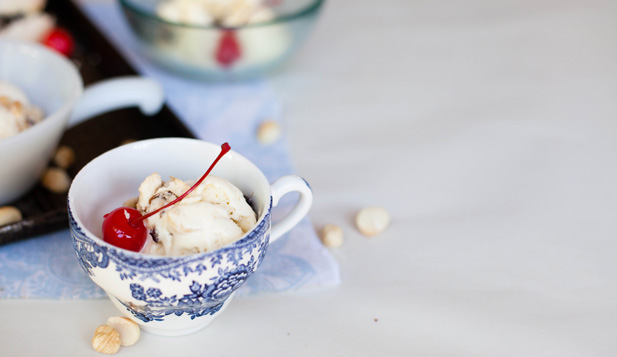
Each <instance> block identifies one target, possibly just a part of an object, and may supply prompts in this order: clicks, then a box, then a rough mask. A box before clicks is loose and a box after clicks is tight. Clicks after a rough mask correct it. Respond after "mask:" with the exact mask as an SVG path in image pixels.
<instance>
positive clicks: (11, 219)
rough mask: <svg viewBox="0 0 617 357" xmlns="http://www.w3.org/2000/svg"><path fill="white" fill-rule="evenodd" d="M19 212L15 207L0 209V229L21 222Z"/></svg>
mask: <svg viewBox="0 0 617 357" xmlns="http://www.w3.org/2000/svg"><path fill="white" fill-rule="evenodd" d="M21 219H22V217H21V211H20V210H19V209H18V208H17V207H13V206H3V207H0V227H2V226H6V225H7V224H11V223H15V222H19V221H21Z"/></svg>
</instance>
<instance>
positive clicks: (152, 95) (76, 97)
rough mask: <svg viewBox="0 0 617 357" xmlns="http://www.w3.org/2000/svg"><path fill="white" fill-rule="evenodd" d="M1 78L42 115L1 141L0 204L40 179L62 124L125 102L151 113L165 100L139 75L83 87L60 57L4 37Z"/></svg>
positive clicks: (0, 50)
mask: <svg viewBox="0 0 617 357" xmlns="http://www.w3.org/2000/svg"><path fill="white" fill-rule="evenodd" d="M0 81H6V82H9V83H11V84H13V85H15V86H17V87H19V88H20V89H22V90H23V91H24V92H25V93H26V95H27V96H28V98H29V99H30V102H31V103H32V104H33V105H35V106H37V107H40V108H41V109H43V112H44V113H45V119H43V121H41V122H40V123H38V124H36V125H34V126H32V127H31V128H29V129H26V130H24V131H23V132H21V133H18V134H17V135H13V136H10V137H7V138H4V139H0V155H1V157H2V169H0V205H2V204H4V203H7V202H10V201H12V200H14V199H16V198H18V197H19V196H21V195H22V194H24V193H25V192H26V191H28V190H29V189H30V188H31V187H32V186H33V185H34V184H35V183H36V182H37V181H38V180H39V178H40V176H41V174H42V173H43V170H44V169H45V168H46V167H47V164H48V163H49V159H50V158H51V155H52V154H53V151H54V149H55V148H56V146H57V145H58V142H59V141H60V138H61V137H62V133H63V132H64V130H65V128H66V127H67V126H68V127H70V126H73V125H75V124H78V123H79V122H81V121H83V120H85V119H88V118H90V117H93V116H95V115H98V114H101V113H104V112H107V111H111V110H113V109H119V108H124V107H130V106H138V107H139V108H140V109H141V111H142V112H143V113H144V114H148V115H151V114H154V113H156V112H158V111H159V110H160V108H161V107H162V106H163V100H164V98H163V91H162V88H161V86H160V85H159V84H158V83H156V82H154V81H153V80H150V79H146V78H139V77H124V78H115V79H110V80H106V81H102V82H99V83H97V84H95V85H92V86H89V87H88V88H86V89H85V90H84V88H83V82H82V79H81V76H80V74H79V72H78V70H77V68H76V67H75V65H73V63H71V62H70V61H69V60H68V59H66V58H64V57H63V56H62V55H60V54H58V53H56V52H55V51H53V50H50V49H48V48H46V47H44V46H42V45H39V44H35V43H26V42H18V41H13V40H6V39H2V40H0Z"/></svg>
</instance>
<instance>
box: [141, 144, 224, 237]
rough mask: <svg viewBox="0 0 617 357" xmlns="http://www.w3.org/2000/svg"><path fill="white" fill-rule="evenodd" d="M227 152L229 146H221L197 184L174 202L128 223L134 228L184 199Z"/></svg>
mask: <svg viewBox="0 0 617 357" xmlns="http://www.w3.org/2000/svg"><path fill="white" fill-rule="evenodd" d="M229 150H231V147H230V146H229V144H228V143H224V144H223V145H221V153H220V154H219V156H217V157H216V159H214V162H212V165H210V168H209V169H208V171H206V173H205V174H203V176H201V178H200V179H199V180H198V181H197V182H195V184H194V185H193V186H191V188H189V189H188V190H187V191H186V192H185V193H183V194H182V195H180V197H178V198H176V199H175V200H173V201H171V202H169V203H168V204H166V205H165V206H163V207H161V208H159V209H157V210H156V211H152V212H150V213H148V214H147V215H145V216H141V217H139V218H137V219H136V220H133V221H129V223H130V224H131V225H133V226H134V225H135V223H137V222H139V221H143V220H144V219H147V218H148V217H150V216H153V215H155V214H157V213H158V212H160V211H162V210H164V209H165V208H167V207H169V206H172V205H174V204H176V203H178V202H180V201H181V200H182V199H183V198H184V197H186V196H188V195H189V193H191V192H193V190H194V189H195V188H197V186H199V185H200V184H201V183H202V182H203V181H204V180H205V179H206V177H207V176H208V174H210V171H212V169H213V168H214V166H215V165H216V163H217V162H219V160H220V159H221V158H222V157H223V155H225V154H227V153H228V152H229Z"/></svg>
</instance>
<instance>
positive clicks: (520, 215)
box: [0, 0, 617, 357]
mask: <svg viewBox="0 0 617 357" xmlns="http://www.w3.org/2000/svg"><path fill="white" fill-rule="evenodd" d="M616 19H617V3H615V2H612V1H609V0H591V1H582V0H580V1H574V0H567V1H556V0H555V1H554V0H540V1H533V2H520V1H506V0H504V1H480V0H471V1H466V2H446V1H439V0H434V1H410V0H398V1H397V0H384V1H353V0H331V1H328V2H327V4H326V9H325V11H324V13H323V17H322V18H321V21H320V22H319V24H318V26H317V28H316V29H315V31H314V32H313V34H312V36H311V37H310V39H309V41H308V43H307V45H306V46H305V47H304V48H303V49H302V50H301V52H300V53H299V55H298V56H297V57H296V58H295V59H294V60H293V61H292V62H290V63H289V64H288V65H287V66H286V68H285V69H284V71H282V72H280V73H279V74H277V75H275V76H273V77H271V78H270V79H269V83H270V85H272V88H273V90H274V91H275V92H276V93H277V94H278V95H280V96H281V98H283V101H284V104H285V110H286V118H287V122H286V128H287V130H288V131H287V135H288V138H289V141H290V143H291V146H292V156H293V159H294V161H295V163H296V164H297V167H298V172H299V174H300V175H303V176H305V177H306V178H307V179H308V180H309V181H310V182H311V185H312V187H313V189H314V191H315V195H316V198H315V204H314V208H313V210H312V212H311V218H312V221H313V222H314V223H315V224H316V225H317V226H321V225H323V224H325V223H329V222H332V223H336V224H339V225H341V226H342V227H343V229H344V230H345V234H346V242H345V244H344V245H343V246H342V247H341V248H338V249H336V250H333V254H334V256H335V258H336V259H337V260H338V262H339V264H340V267H341V280H342V283H341V285H340V286H339V287H336V288H333V289H327V290H321V291H314V292H311V291H309V292H307V291H304V292H299V293H289V294H282V295H281V294H273V295H260V296H255V297H250V298H246V299H241V300H239V301H234V304H232V305H231V306H230V307H229V309H228V310H227V311H226V312H225V314H223V315H222V316H220V317H219V319H218V320H217V321H216V322H215V323H214V324H213V325H211V326H209V327H208V328H207V329H206V330H203V331H201V332H199V333H197V334H194V335H190V336H186V337H181V338H175V339H172V338H158V337H156V336H153V335H149V334H144V336H143V337H142V340H141V341H140V342H139V344H137V345H135V346H133V347H130V348H124V349H123V350H122V351H121V353H122V354H123V355H126V356H130V355H146V354H148V353H150V354H152V353H157V354H165V353H168V354H172V353H174V354H181V355H205V354H207V355H210V356H223V355H226V356H237V355H250V356H315V355H326V356H487V357H492V356H560V357H562V356H615V355H616V354H617V339H615V334H616V333H617V322H615V321H616V320H617V303H616V301H617V259H616V258H615V256H616V255H617V219H616V217H617V205H616V204H615V202H617V188H616V187H617V165H616V164H617V140H616V139H617V120H616V119H617V100H616V99H617V20H616ZM368 205H383V206H385V207H387V208H388V209H389V210H390V212H391V213H392V218H393V220H392V225H391V227H390V228H389V229H388V230H387V231H386V232H385V233H383V234H381V235H380V236H378V237H375V238H372V239H368V238H365V237H363V236H361V235H360V234H359V233H358V232H357V231H356V230H355V228H354V226H353V216H354V214H355V212H356V211H357V210H358V209H359V208H361V207H364V206H368ZM0 313H2V315H3V316H4V318H3V320H4V321H5V322H4V323H2V324H1V325H0V326H1V327H0V351H11V352H15V353H14V354H15V355H28V354H29V355H34V354H36V353H37V352H39V351H45V352H46V353H47V354H50V353H51V354H52V355H53V354H57V355H69V354H75V355H83V354H84V353H87V352H88V351H90V347H89V339H90V338H91V335H92V331H93V330H94V328H95V327H96V326H97V325H98V324H101V323H103V322H104V321H105V320H106V319H107V317H108V316H111V315H112V314H115V310H114V308H113V307H112V306H111V304H110V303H109V302H106V301H97V302H92V301H84V302H78V303H70V304H69V303H61V302H52V301H19V300H17V301H2V302H0ZM24 317H26V318H24ZM43 331H44V332H43ZM33 336H36V338H37V339H38V341H39V342H38V343H36V344H34V343H32V341H33V338H34V337H33ZM5 354H6V353H5Z"/></svg>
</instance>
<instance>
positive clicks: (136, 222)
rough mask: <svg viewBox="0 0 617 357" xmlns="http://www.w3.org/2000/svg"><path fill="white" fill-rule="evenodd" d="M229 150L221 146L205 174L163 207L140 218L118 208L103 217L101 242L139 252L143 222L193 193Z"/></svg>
mask: <svg viewBox="0 0 617 357" xmlns="http://www.w3.org/2000/svg"><path fill="white" fill-rule="evenodd" d="M230 149H231V147H230V146H229V144H228V143H224V144H223V145H221V153H220V154H219V156H217V157H216V159H214V162H212V164H211V165H210V168H208V171H206V173H205V174H203V176H201V178H200V179H199V180H197V182H195V184H194V185H193V186H191V188H189V189H188V190H187V191H186V192H185V193H183V194H182V195H180V197H178V198H176V199H175V200H173V201H171V202H169V203H168V204H166V205H164V206H163V207H161V208H159V209H157V210H155V211H152V212H150V213H148V214H147V215H145V216H142V215H141V213H140V212H139V211H138V210H136V209H134V208H129V207H120V208H116V209H115V210H113V211H111V212H109V213H108V214H106V215H105V216H103V218H104V219H103V240H104V241H105V242H107V243H109V244H113V245H115V246H116V247H120V248H123V249H126V250H131V251H133V252H139V251H140V250H141V249H142V248H143V246H144V244H146V238H147V237H148V229H147V228H146V225H145V223H144V220H146V219H147V218H148V217H150V216H153V215H155V214H157V213H158V212H160V211H161V210H164V209H165V208H168V207H170V206H172V205H174V204H176V203H178V202H180V201H181V200H182V199H183V198H184V197H186V196H188V195H189V193H191V192H193V190H194V189H195V188H196V187H197V186H199V185H200V184H201V183H202V182H203V180H205V178H206V177H207V176H208V175H209V174H210V171H212V169H213V168H214V166H215V165H216V164H217V163H218V162H219V160H220V159H221V158H222V157H223V155H225V154H227V153H228V152H229V150H230Z"/></svg>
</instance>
